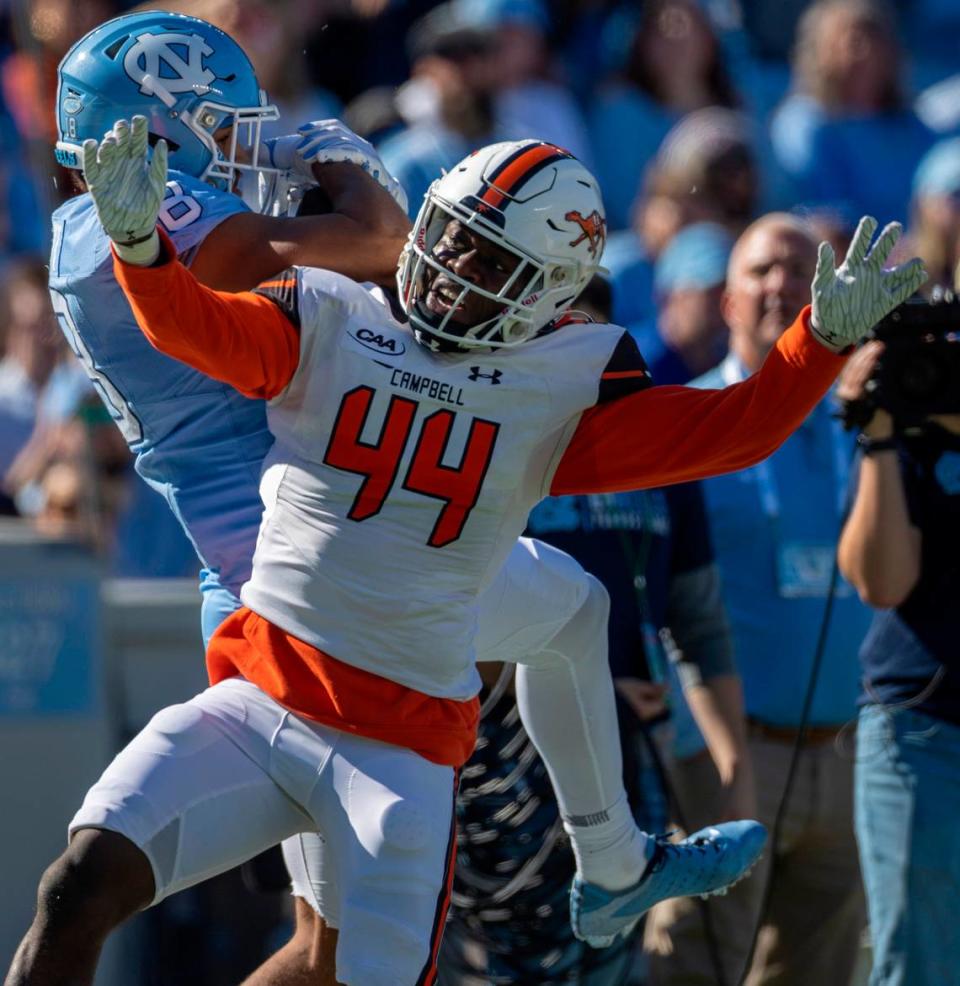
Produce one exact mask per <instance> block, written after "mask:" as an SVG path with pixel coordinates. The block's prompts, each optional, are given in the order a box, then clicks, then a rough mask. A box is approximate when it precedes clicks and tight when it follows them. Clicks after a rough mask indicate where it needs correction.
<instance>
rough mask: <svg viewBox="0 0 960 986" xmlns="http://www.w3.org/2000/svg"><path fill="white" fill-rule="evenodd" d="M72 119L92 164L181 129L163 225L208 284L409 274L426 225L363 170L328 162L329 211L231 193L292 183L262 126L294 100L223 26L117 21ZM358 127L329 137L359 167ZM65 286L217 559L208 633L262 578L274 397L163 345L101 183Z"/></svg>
mask: <svg viewBox="0 0 960 986" xmlns="http://www.w3.org/2000/svg"><path fill="white" fill-rule="evenodd" d="M57 114H58V128H59V136H60V139H59V141H58V143H57V149H56V155H57V160H58V161H59V162H60V163H61V164H63V165H65V166H66V167H68V168H79V164H80V158H79V152H80V145H81V144H82V143H83V141H84V140H85V139H87V138H95V139H97V140H99V139H100V138H102V137H103V135H104V133H105V132H106V131H108V130H109V129H110V128H111V126H112V125H113V123H114V121H115V120H117V119H118V118H119V117H122V116H126V117H127V118H129V117H130V116H131V115H133V114H142V115H144V116H145V117H146V118H147V121H148V128H149V135H150V138H149V139H150V140H151V142H155V141H156V140H157V139H159V138H160V137H163V138H165V139H166V141H167V142H168V145H169V147H170V167H171V172H170V175H169V179H170V180H169V181H168V183H167V194H166V198H165V200H164V204H163V209H162V212H161V217H160V221H161V222H162V224H163V226H164V228H165V229H166V230H167V232H168V233H169V234H170V236H171V238H172V239H173V242H174V243H175V245H176V248H177V251H178V254H179V255H180V257H181V258H182V259H184V260H185V261H186V262H187V263H189V264H190V266H191V267H192V269H193V271H194V272H195V273H196V274H197V276H198V277H200V278H201V280H203V281H204V282H205V283H207V284H209V285H211V286H214V287H218V288H221V289H227V290H240V289H244V288H251V287H254V286H255V285H256V284H258V283H260V282H261V281H263V280H265V279H266V278H268V277H270V276H272V275H274V274H276V273H278V272H279V271H281V270H283V269H284V268H286V267H287V266H289V265H290V264H291V263H294V262H296V263H300V264H307V265H310V266H318V267H325V268H327V269H330V270H335V271H338V272H340V273H344V274H348V275H351V276H355V277H357V278H359V279H361V280H375V281H379V282H382V283H384V284H391V283H392V282H393V278H394V273H395V270H396V257H397V254H398V252H399V250H400V247H401V246H402V244H403V240H404V237H405V236H406V233H407V229H408V226H409V224H408V223H407V220H406V218H405V216H404V214H403V212H402V211H401V209H400V207H399V206H396V205H395V203H394V202H393V201H392V199H391V198H390V196H389V195H387V194H386V193H385V191H384V190H383V189H382V188H380V186H379V185H378V184H377V183H376V182H375V181H371V180H370V179H369V178H368V177H367V176H365V175H364V174H363V173H362V172H361V171H359V170H358V169H357V168H354V167H351V166H350V165H349V164H343V163H341V164H337V163H334V164H325V165H324V167H323V168H322V169H317V175H316V176H315V180H316V182H317V183H319V184H320V185H321V187H322V188H323V189H324V191H325V192H326V194H327V197H328V198H329V200H330V204H331V213H330V214H328V215H323V216H313V217H309V218H307V217H301V218H299V219H296V220H294V219H292V218H286V217H277V216H268V215H260V214H258V213H256V212H254V211H251V210H250V209H249V208H248V207H247V206H246V205H245V203H244V201H243V199H242V198H241V197H240V196H239V195H236V194H230V193H231V192H233V191H235V190H239V189H240V188H243V190H244V191H245V193H246V195H247V197H248V198H250V199H253V198H254V196H253V194H252V192H251V190H253V191H256V189H257V183H258V180H259V182H260V184H263V181H264V178H268V179H273V180H276V179H279V178H280V175H279V169H276V168H274V167H272V166H270V165H268V164H266V163H261V162H260V161H258V160H257V159H258V157H259V156H260V154H261V153H262V151H261V145H260V141H259V127H260V124H261V123H262V122H263V121H266V120H273V119H276V116H277V111H276V109H275V107H273V106H270V105H268V104H267V103H266V98H265V94H264V93H263V92H262V91H261V90H260V88H259V85H258V83H257V79H256V75H255V73H254V70H253V67H252V65H251V64H250V62H249V60H248V59H247V57H246V55H245V54H244V53H243V51H242V50H241V49H240V48H239V46H238V45H237V44H236V43H235V42H234V41H233V40H232V39H231V38H230V37H228V36H227V35H226V34H224V33H223V32H222V31H220V30H219V29H217V28H215V27H213V26H212V25H210V24H207V23H206V22H204V21H201V20H198V19H197V18H193V17H188V16H184V15H181V14H168V13H162V12H156V11H155V12H147V13H141V14H130V15H126V16H122V17H118V18H116V19H114V20H112V21H109V22H107V23H106V24H103V25H101V26H100V27H98V28H97V29H95V30H94V31H92V32H91V33H90V34H88V35H87V36H86V37H85V38H83V39H82V40H81V41H79V42H78V43H77V44H76V45H75V46H74V47H73V48H72V49H71V50H70V52H68V54H67V55H66V57H65V58H64V60H63V62H62V64H61V66H60V75H59V87H58V99H57ZM348 133H349V132H348V131H346V130H345V128H340V129H339V130H338V129H337V128H336V127H330V128H328V130H326V131H321V133H320V138H321V139H324V138H325V140H326V144H325V146H326V148H327V149H329V147H330V146H331V145H334V146H335V148H336V150H335V152H334V153H333V154H327V155H326V156H324V155H323V153H322V150H323V148H318V149H317V154H316V160H318V161H319V160H325V161H331V160H332V161H334V162H337V161H353V162H354V163H356V162H357V159H358V154H361V153H362V144H363V143H364V142H361V141H360V140H359V138H354V141H355V145H354V146H351V147H348V146H347V145H348V144H349V143H350V140H349V138H348V137H347V136H346V135H347V134H348ZM349 137H351V138H352V137H353V135H352V134H350V135H349ZM298 142H299V140H298ZM244 158H246V160H244ZM302 180H303V179H301V181H302ZM387 181H388V180H387V179H385V184H386V182H387ZM81 189H82V185H81V183H80V181H79V179H78V180H77V190H78V191H80V190H81ZM401 194H402V193H401ZM361 244H362V248H361V249H357V247H360V246H361ZM50 293H51V298H52V301H53V307H54V310H55V312H56V314H57V318H58V320H59V322H60V325H61V328H62V329H63V332H64V334H65V335H66V337H67V339H68V341H69V343H70V345H71V347H72V348H73V351H74V352H75V353H76V355H77V356H78V357H79V359H80V360H81V361H82V363H83V364H84V366H85V368H86V370H87V372H88V373H89V375H90V377H91V379H92V380H93V382H94V385H95V386H96V388H97V390H98V391H99V393H100V396H101V397H102V399H103V401H104V403H105V404H106V406H107V407H108V408H109V410H110V412H111V414H112V415H113V417H114V419H115V420H116V422H117V425H118V426H119V427H120V429H121V431H122V432H123V434H124V437H125V438H126V440H127V442H128V444H129V445H130V448H131V450H132V451H133V452H134V453H135V454H136V456H137V460H136V468H137V472H138V473H139V474H140V475H141V476H142V477H143V479H144V480H146V482H147V483H149V484H150V486H152V487H153V488H154V489H155V490H157V492H159V493H160V494H161V495H162V496H163V497H164V498H165V499H166V501H167V503H168V504H169V506H170V508H171V509H172V510H173V512H174V513H175V514H176V516H177V518H178V519H179V520H180V522H181V523H182V525H183V527H184V530H185V531H186V532H187V535H188V537H189V538H190V540H191V541H192V542H193V545H194V547H195V548H196V551H197V554H198V555H199V557H200V559H201V561H202V562H203V565H204V577H203V581H202V589H203V590H204V592H203V600H204V602H203V632H204V639H205V640H206V639H207V638H208V637H209V635H210V634H211V633H212V632H213V630H214V629H216V627H217V625H218V624H219V623H220V622H221V620H222V619H223V617H224V616H225V615H226V614H227V613H229V612H230V611H232V610H233V609H235V608H236V607H237V606H238V605H239V602H238V600H237V598H236V596H237V595H238V594H239V591H240V586H241V585H242V584H243V583H244V582H245V581H246V579H247V577H248V576H249V574H250V560H251V558H252V556H253V549H254V544H255V541H256V534H257V530H258V527H259V523H260V514H261V511H262V504H261V501H260V495H259V479H260V466H261V463H262V461H263V458H264V456H265V454H266V452H267V450H268V449H269V447H270V445H271V443H272V439H271V437H270V435H269V433H268V432H267V428H266V421H265V412H264V405H263V403H262V402H258V401H251V400H247V399H246V398H244V397H241V396H240V395H239V394H238V393H237V392H236V391H235V390H233V389H232V388H230V387H227V386H224V385H223V384H220V383H217V382H216V381H214V380H211V379H210V378H209V377H205V376H203V375H202V374H200V373H198V372H197V371H195V370H193V369H191V368H190V367H188V366H186V365H184V364H182V363H179V362H177V361H175V360H172V359H170V358H169V357H167V356H164V355H162V354H161V353H159V352H156V351H155V350H154V349H152V348H151V347H150V345H149V344H148V343H147V341H146V340H145V339H144V337H143V335H142V333H141V332H140V331H139V330H138V328H137V325H136V322H135V321H134V318H133V315H132V313H131V311H130V307H129V305H128V304H127V302H126V300H125V299H124V296H123V293H122V291H121V290H120V288H119V286H118V285H117V283H116V281H115V280H114V277H113V265H112V259H111V255H110V241H109V240H108V238H107V236H106V234H105V233H104V232H103V228H102V227H101V225H100V223H99V221H98V219H97V216H96V212H95V211H94V208H93V203H92V200H91V198H90V196H89V194H79V195H77V196H75V197H74V198H72V199H70V200H69V201H68V202H66V203H65V204H64V205H62V206H60V208H58V209H57V211H56V212H55V213H54V215H53V245H52V250H51V257H50Z"/></svg>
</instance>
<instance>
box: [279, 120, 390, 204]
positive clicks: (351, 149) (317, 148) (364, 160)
mask: <svg viewBox="0 0 960 986" xmlns="http://www.w3.org/2000/svg"><path fill="white" fill-rule="evenodd" d="M264 144H265V145H266V147H267V150H268V152H269V154H270V163H271V165H273V167H275V168H279V169H280V170H282V171H292V172H296V173H297V174H299V175H302V176H303V177H304V178H305V179H307V180H308V181H309V182H310V183H311V184H315V183H316V180H317V179H316V176H315V175H314V173H313V165H314V164H333V163H338V162H342V161H346V162H349V163H350V164H355V165H356V166H357V167H358V168H360V169H362V170H363V171H365V172H366V173H367V174H368V175H369V176H370V177H371V178H372V179H373V180H374V181H375V182H377V184H378V185H380V186H381V187H382V188H384V189H386V191H388V192H389V193H390V195H391V196H392V197H393V200H394V202H396V203H397V205H399V206H400V208H401V209H403V211H404V212H406V211H407V193H406V192H404V190H403V188H402V187H401V185H400V182H398V181H397V179H396V178H394V177H393V175H391V174H390V172H389V171H387V169H386V168H385V167H384V164H383V161H381V160H380V155H379V154H377V152H376V150H375V149H374V146H373V144H371V143H370V142H369V141H366V140H364V139H363V138H362V137H358V136H357V135H356V134H355V133H354V132H353V131H352V130H351V129H350V128H349V127H347V126H345V125H344V124H342V123H341V122H340V121H339V120H317V121H315V122H314V123H307V124H304V126H302V127H300V128H299V129H298V131H297V132H296V133H295V134H291V135H290V136H288V137H274V138H272V139H270V140H266V141H264Z"/></svg>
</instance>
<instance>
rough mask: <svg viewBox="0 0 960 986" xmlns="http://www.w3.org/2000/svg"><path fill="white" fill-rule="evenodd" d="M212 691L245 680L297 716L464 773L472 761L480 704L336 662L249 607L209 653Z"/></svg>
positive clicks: (232, 619)
mask: <svg viewBox="0 0 960 986" xmlns="http://www.w3.org/2000/svg"><path fill="white" fill-rule="evenodd" d="M207 674H208V676H209V678H210V684H211V685H215V684H217V682H220V681H224V680H225V679H227V678H232V677H234V676H235V675H237V674H239V675H241V676H242V677H244V678H245V679H246V680H247V681H249V682H251V683H252V684H254V685H256V686H257V687H258V688H260V689H262V690H263V691H264V692H266V693H267V694H268V695H269V696H270V697H271V698H273V699H275V700H276V701H277V702H279V703H280V704H281V705H283V706H284V707H285V708H288V709H290V711H291V712H295V713H296V714H297V715H301V716H303V717H305V718H307V719H313V720H314V721H316V722H322V723H323V724H324V725H325V726H331V727H333V728H334V729H339V730H341V731H343V732H345V733H353V734H355V735H357V736H366V737H367V738H368V739H375V740H379V741H380V742H382V743H390V744H392V745H394V746H401V747H405V748H406V749H409V750H413V752H414V753H417V754H419V755H420V756H421V757H423V758H424V759H425V760H430V761H431V762H432V763H440V764H446V765H448V766H451V767H459V766H461V765H462V764H464V763H465V762H466V761H467V760H468V759H469V757H470V755H471V754H472V753H473V748H474V746H475V745H476V741H477V724H478V723H479V720H480V702H479V699H477V698H473V699H470V700H469V701H467V702H457V701H454V700H453V699H449V698H436V697H434V696H432V695H424V694H423V693H422V692H417V691H414V690H413V689H412V688H407V687H406V686H405V685H400V684H398V683H397V682H395V681H389V680H388V679H386V678H381V677H380V676H379V675H375V674H371V673H370V672H369V671H364V670H362V669H361V668H356V667H353V665H350V664H346V663H344V662H343V661H338V660H337V659H336V658H334V657H331V656H330V655H329V654H326V653H324V652H323V651H322V650H318V649H317V648H316V647H313V646H311V645H310V644H307V643H304V642H303V641H302V640H298V639H297V638H296V637H291V636H290V634H288V633H286V632H285V631H284V630H281V629H280V627H278V626H275V625H274V624H273V623H271V622H270V621H269V620H265V619H264V618H263V617H262V616H259V615H258V614H257V613H254V612H253V611H252V610H249V609H247V608H246V607H243V608H242V609H239V610H237V611H236V612H235V613H232V614H231V615H230V616H228V617H227V619H226V620H224V621H223V623H221V624H220V626H219V627H218V628H217V631H216V633H215V634H214V635H213V637H211V639H210V643H209V645H208V647H207Z"/></svg>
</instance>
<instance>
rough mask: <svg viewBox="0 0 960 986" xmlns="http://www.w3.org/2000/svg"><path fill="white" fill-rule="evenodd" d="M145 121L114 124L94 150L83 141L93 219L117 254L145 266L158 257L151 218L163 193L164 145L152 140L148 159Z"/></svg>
mask: <svg viewBox="0 0 960 986" xmlns="http://www.w3.org/2000/svg"><path fill="white" fill-rule="evenodd" d="M147 144H148V140H147V118H146V117H144V116H135V117H133V119H132V121H131V122H130V123H127V121H126V120H117V122H116V123H115V124H114V125H113V129H112V130H109V131H107V133H106V135H105V136H104V138H103V140H102V141H101V142H100V144H99V146H98V145H97V142H96V141H95V140H85V141H84V142H83V150H82V154H81V159H82V164H83V177H84V179H85V181H86V183H87V188H88V189H89V191H90V195H91V197H92V198H93V204H94V206H95V207H96V210H97V216H98V217H99V218H100V222H101V224H102V225H103V228H104V230H105V231H106V234H107V236H109V237H110V239H111V240H113V242H114V243H115V244H116V248H117V253H118V254H119V255H120V257H121V258H122V259H123V260H126V261H128V262H129V263H134V264H141V265H143V266H146V265H148V264H151V263H153V261H154V260H156V258H157V256H158V254H159V252H160V240H159V237H158V236H157V215H158V214H159V212H160V203H161V202H162V201H163V196H164V193H165V191H166V182H167V142H166V141H165V140H158V141H157V146H156V147H155V148H154V151H153V156H152V159H151V158H149V157H148V153H149V152H148V148H147Z"/></svg>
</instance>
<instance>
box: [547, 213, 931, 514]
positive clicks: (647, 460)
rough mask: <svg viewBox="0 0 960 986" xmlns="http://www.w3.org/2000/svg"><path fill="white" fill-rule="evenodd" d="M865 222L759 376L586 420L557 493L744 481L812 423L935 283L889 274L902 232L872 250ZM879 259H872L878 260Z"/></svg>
mask: <svg viewBox="0 0 960 986" xmlns="http://www.w3.org/2000/svg"><path fill="white" fill-rule="evenodd" d="M876 225H877V224H876V220H874V219H871V218H870V217H865V218H864V219H862V220H861V221H860V225H859V226H858V227H857V232H856V234H855V235H854V238H853V241H852V242H851V245H850V250H849V252H848V254H847V257H846V259H845V260H844V262H843V264H842V265H841V266H840V268H839V269H837V270H835V269H834V266H833V251H832V250H831V249H830V247H829V246H828V245H827V244H821V245H820V254H819V260H818V263H817V271H816V274H815V275H814V279H813V284H812V286H811V287H812V295H813V306H812V308H805V309H804V310H803V312H801V313H800V315H799V316H798V318H797V320H796V321H795V322H794V324H793V325H792V326H791V327H790V328H789V329H788V330H787V331H786V332H785V333H784V334H783V335H782V336H781V337H780V339H779V340H778V341H777V344H776V346H775V347H774V348H773V350H772V351H771V352H770V354H769V356H768V357H767V359H766V360H765V361H764V364H763V366H762V367H761V369H760V370H759V372H757V373H755V374H754V375H753V376H751V377H749V378H748V379H747V380H744V381H743V382H741V383H738V384H734V385H733V386H731V387H726V388H724V389H723V390H696V389H693V388H689V387H651V388H650V389H649V390H645V391H642V392H640V393H637V394H632V395H630V396H628V397H623V398H620V399H619V400H616V401H611V402H610V403H609V404H604V405H601V406H598V407H594V408H591V409H590V410H588V411H586V412H585V413H584V414H583V416H582V418H581V420H580V422H579V425H578V427H577V429H576V431H575V432H574V435H573V437H572V439H571V440H570V443H569V445H568V446H567V448H566V450H565V452H564V454H563V456H562V458H561V460H560V464H559V466H558V467H557V470H556V473H555V474H554V477H553V481H552V484H551V488H550V492H551V493H553V494H555V495H559V494H565V493H593V492H617V491H623V490H632V489H642V488H647V487H651V486H666V485H668V484H670V483H681V482H686V481H688V480H692V479H703V478H706V477H708V476H715V475H719V474H720V473H725V472H734V471H736V470H738V469H744V468H746V467H748V466H751V465H754V464H756V463H757V462H759V461H760V460H761V459H764V458H766V457H767V456H768V455H770V454H771V453H772V452H774V451H775V450H776V449H777V448H779V446H780V445H781V444H782V443H783V442H784V441H785V440H786V439H787V438H788V437H789V436H790V435H791V434H792V433H793V432H794V431H795V430H796V429H797V428H798V427H799V426H800V425H801V424H802V423H803V421H804V420H805V418H806V417H807V415H808V414H809V413H810V412H811V411H812V410H813V408H814V407H815V406H816V404H817V403H818V402H819V401H820V400H821V399H822V397H823V395H824V394H825V393H826V391H827V390H828V389H829V387H830V385H831V384H832V383H833V381H834V379H835V378H836V376H837V374H838V373H839V372H840V370H841V368H842V367H843V365H844V361H845V360H844V357H843V356H842V355H840V354H841V353H843V352H844V351H845V350H847V349H848V348H849V347H850V346H852V345H853V343H855V342H856V341H857V340H859V339H860V338H861V337H862V336H863V335H864V334H865V333H866V332H867V331H868V330H869V329H870V328H872V327H873V326H874V325H875V324H876V323H877V322H878V321H879V320H880V319H882V318H883V317H884V316H885V315H887V314H889V312H891V311H892V310H893V309H894V308H895V307H896V306H897V305H899V304H900V303H901V302H903V301H905V300H906V298H908V297H909V296H910V295H911V294H913V292H914V291H916V289H917V288H918V287H919V286H920V285H921V284H923V282H924V281H925V280H926V276H927V275H926V271H925V270H924V269H923V265H922V263H921V262H920V261H919V260H916V259H915V260H911V261H908V262H907V263H906V264H903V265H902V266H900V267H895V268H893V269H892V270H883V263H884V261H885V260H886V259H887V257H888V256H889V255H890V251H891V250H892V249H893V246H894V244H895V243H896V241H897V239H898V237H899V235H900V226H899V225H898V224H897V223H892V224H890V225H889V226H887V227H886V228H885V229H884V231H883V232H882V233H881V235H880V237H879V238H878V240H877V242H876V244H875V245H874V247H873V249H872V250H869V246H870V241H871V239H872V236H873V232H874V230H875V229H876ZM868 250H869V252H868Z"/></svg>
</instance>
